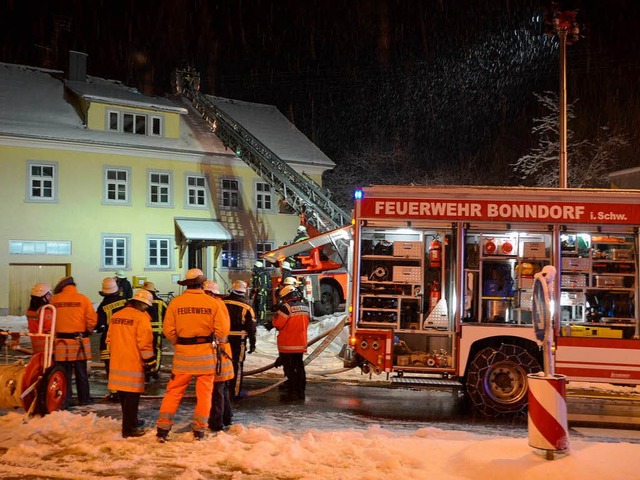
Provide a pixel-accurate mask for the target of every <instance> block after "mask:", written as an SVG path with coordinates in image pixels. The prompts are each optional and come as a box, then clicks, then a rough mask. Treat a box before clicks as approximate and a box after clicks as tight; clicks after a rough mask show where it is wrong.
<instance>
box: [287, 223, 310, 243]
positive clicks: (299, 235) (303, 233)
mask: <svg viewBox="0 0 640 480" xmlns="http://www.w3.org/2000/svg"><path fill="white" fill-rule="evenodd" d="M305 240H309V234H308V233H307V227H305V226H304V225H300V226H299V227H298V229H297V230H296V236H295V237H293V241H292V242H291V243H298V242H303V241H305Z"/></svg>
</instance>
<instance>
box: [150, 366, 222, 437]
mask: <svg viewBox="0 0 640 480" xmlns="http://www.w3.org/2000/svg"><path fill="white" fill-rule="evenodd" d="M193 377H196V406H195V410H194V412H193V430H194V431H200V432H203V431H205V430H206V428H207V422H208V421H209V413H210V412H211V394H212V392H213V372H211V375H189V374H186V373H172V374H171V379H170V380H169V383H167V390H166V393H165V394H164V398H163V399H162V404H161V405H160V413H159V415H158V422H157V423H156V426H157V427H158V428H162V429H164V430H171V426H172V425H173V417H174V416H175V414H176V412H177V411H178V407H179V406H180V401H181V400H182V397H183V395H184V392H185V390H186V389H187V386H189V383H190V382H191V379H192V378H193Z"/></svg>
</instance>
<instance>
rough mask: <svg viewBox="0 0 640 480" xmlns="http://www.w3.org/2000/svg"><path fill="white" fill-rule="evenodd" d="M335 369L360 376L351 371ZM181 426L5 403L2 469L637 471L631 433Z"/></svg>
mask: <svg viewBox="0 0 640 480" xmlns="http://www.w3.org/2000/svg"><path fill="white" fill-rule="evenodd" d="M339 320H340V319H339V317H326V318H323V319H321V320H320V321H319V322H316V323H314V324H312V326H311V327H310V332H309V338H313V337H315V336H316V335H317V334H318V333H320V332H322V331H325V330H327V328H331V327H332V326H334V325H336V324H337V323H338V322H339ZM22 325H24V328H21V326H22ZM0 328H4V329H6V330H10V331H25V330H26V319H25V318H24V317H0ZM344 340H345V338H342V339H339V340H337V341H336V342H334V343H333V344H332V345H331V346H330V347H329V348H328V349H327V351H325V353H324V354H323V355H320V357H319V358H318V359H316V360H314V362H312V364H311V365H309V367H308V370H309V374H310V375H318V374H320V373H323V372H327V371H330V370H336V369H339V368H340V367H341V366H342V363H341V361H340V360H339V359H337V358H336V357H335V355H336V353H337V352H338V351H339V350H340V348H341V345H342V343H343V342H344ZM276 351H277V349H276V347H275V332H274V331H271V332H267V331H266V330H264V329H260V332H259V339H258V350H257V351H256V352H255V353H254V354H253V355H250V356H248V361H247V367H246V368H247V369H252V368H257V367H259V366H262V365H266V364H268V363H271V362H272V361H273V360H274V358H275V353H276ZM316 362H317V363H316ZM332 376H345V377H346V378H353V379H356V378H360V379H361V378H362V376H360V375H359V374H358V373H354V372H353V371H350V372H346V373H340V374H335V375H332ZM585 386H591V384H588V385H585ZM608 387H609V388H613V386H608ZM600 388H607V387H606V386H605V387H600ZM620 388H626V389H629V388H630V387H620ZM321 425H322V426H321ZM176 427H177V428H176V430H174V433H172V435H171V440H170V441H169V442H167V443H165V444H158V443H157V442H156V441H155V437H154V432H153V431H150V432H149V433H147V434H146V435H145V436H143V437H140V438H128V439H123V438H122V437H121V436H120V419H119V418H110V417H106V418H105V417H99V416H97V415H96V414H95V413H80V412H75V413H74V412H73V411H64V412H54V413H52V414H50V415H47V416H45V417H42V418H40V417H34V418H30V419H26V418H25V416H24V412H22V411H18V410H14V411H9V412H8V411H6V410H0V465H1V469H0V478H16V479H17V478H26V477H28V478H47V479H58V478H65V479H98V478H99V479H103V480H104V479H147V478H149V479H154V480H164V479H180V480H182V479H184V480H187V479H189V480H191V479H205V478H206V479H209V478H229V479H249V478H251V479H273V478H278V479H305V480H306V479H309V480H312V479H322V480H326V479H345V480H347V479H358V480H374V479H382V478H394V479H409V478H437V479H439V480H447V479H474V480H484V479H491V480H502V479H504V480H510V479H512V478H518V479H519V480H530V479H543V478H544V479H547V478H552V477H556V478H562V479H563V480H572V479H576V480H578V479H579V480H592V479H593V480H596V479H597V480H602V479H603V478H607V479H609V478H611V479H640V467H638V462H637V460H636V459H637V457H638V455H640V444H633V443H627V442H619V443H603V442H594V441H589V440H583V439H577V440H576V439H572V440H571V448H570V450H569V452H568V455H565V456H559V457H557V458H556V459H555V460H553V461H549V460H546V459H545V458H544V456H543V455H541V453H540V452H538V451H536V450H535V449H533V448H531V447H530V446H529V445H528V440H527V438H513V437H508V438H507V437H503V436H499V435H495V434H489V435H479V434H476V433H465V432H460V431H444V430H440V429H437V428H418V429H416V430H415V431H413V432H407V431H400V432H391V431H388V430H385V429H383V428H382V426H380V425H374V426H371V427H369V428H368V429H367V430H355V429H349V428H340V427H337V426H336V425H335V424H329V425H327V426H325V425H324V424H323V423H321V422H318V428H317V429H304V430H282V429H280V428H278V427H276V426H274V425H269V424H249V425H240V424H236V425H233V426H232V427H231V429H230V430H229V431H227V432H224V433H219V434H218V435H217V436H213V435H209V436H208V437H207V438H206V439H205V440H204V441H202V442H195V441H194V440H193V437H192V435H191V431H190V428H189V426H188V424H184V425H182V426H180V425H176Z"/></svg>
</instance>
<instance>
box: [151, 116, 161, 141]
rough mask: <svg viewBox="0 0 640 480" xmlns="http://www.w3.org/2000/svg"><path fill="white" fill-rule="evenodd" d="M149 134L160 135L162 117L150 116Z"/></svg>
mask: <svg viewBox="0 0 640 480" xmlns="http://www.w3.org/2000/svg"><path fill="white" fill-rule="evenodd" d="M149 135H153V136H162V118H161V117H151V131H150V132H149Z"/></svg>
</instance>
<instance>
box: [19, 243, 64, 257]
mask: <svg viewBox="0 0 640 480" xmlns="http://www.w3.org/2000/svg"><path fill="white" fill-rule="evenodd" d="M9 254H10V255H71V242H70V241H67V240H9Z"/></svg>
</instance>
